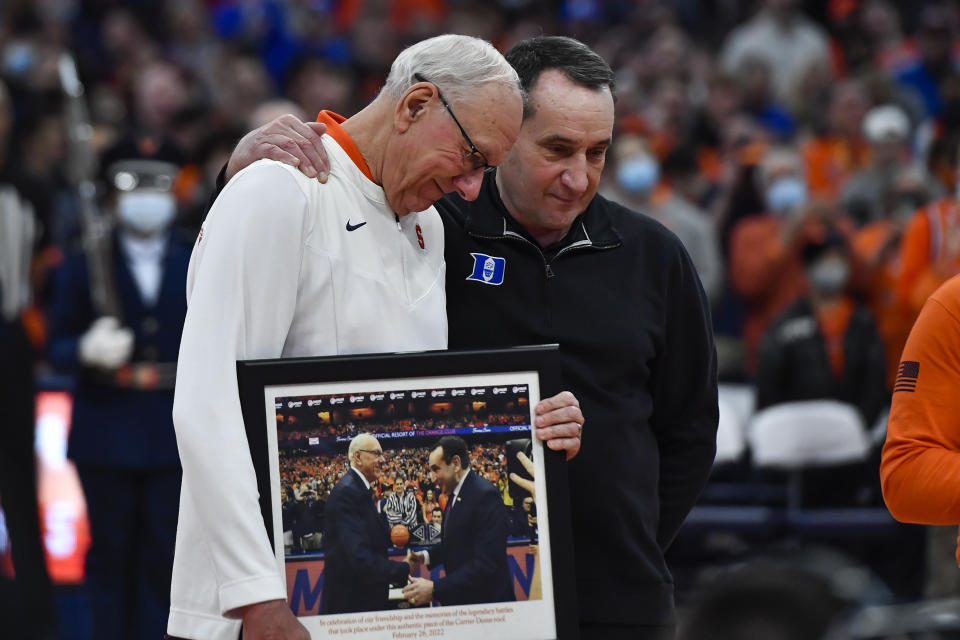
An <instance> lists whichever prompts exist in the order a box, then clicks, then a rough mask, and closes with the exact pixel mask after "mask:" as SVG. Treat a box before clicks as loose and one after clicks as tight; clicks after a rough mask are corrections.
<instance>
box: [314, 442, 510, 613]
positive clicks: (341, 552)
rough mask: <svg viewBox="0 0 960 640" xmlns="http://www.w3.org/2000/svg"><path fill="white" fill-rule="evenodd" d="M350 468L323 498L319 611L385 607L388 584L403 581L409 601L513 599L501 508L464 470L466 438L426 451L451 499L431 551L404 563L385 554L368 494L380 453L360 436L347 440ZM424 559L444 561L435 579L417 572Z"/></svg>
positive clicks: (497, 497)
mask: <svg viewBox="0 0 960 640" xmlns="http://www.w3.org/2000/svg"><path fill="white" fill-rule="evenodd" d="M348 455H349V457H350V466H351V469H350V471H349V472H348V473H347V474H345V475H344V477H343V478H342V479H341V480H340V482H338V483H337V485H336V487H334V489H333V491H332V492H331V494H330V499H329V501H328V502H327V516H326V517H327V523H328V524H327V532H326V539H325V541H324V546H325V548H326V567H325V571H324V573H325V578H324V588H323V596H322V611H323V613H324V614H334V613H353V612H358V611H375V610H382V609H387V608H390V606H389V601H388V592H389V586H390V585H403V597H404V599H405V600H406V601H407V602H409V603H410V604H411V605H413V606H422V605H429V604H430V603H431V602H434V601H438V602H440V603H441V604H442V605H458V604H478V603H487V602H504V601H511V600H514V599H515V597H514V593H513V586H512V583H511V579H510V571H509V568H508V565H507V548H506V547H507V511H506V507H505V506H504V504H503V498H502V496H501V494H500V492H499V491H498V490H497V488H496V487H495V486H494V485H493V484H491V483H490V482H488V481H487V480H486V479H484V478H483V477H481V476H479V475H478V474H477V473H475V472H472V471H470V460H469V454H468V452H467V446H466V443H465V442H464V441H463V440H462V439H461V438H458V437H456V436H445V437H443V438H441V439H440V441H439V442H438V443H437V445H436V446H435V447H434V448H433V450H432V451H431V452H430V459H429V465H430V472H431V475H432V476H433V477H434V478H435V479H436V482H437V484H438V485H439V487H440V489H441V491H442V492H443V493H446V494H447V495H448V496H449V499H448V502H447V508H446V510H445V513H444V518H443V531H442V536H441V542H440V544H439V545H437V546H435V547H433V548H432V549H430V550H429V551H426V550H424V551H419V552H413V551H408V553H407V557H406V558H405V560H404V561H402V562H395V561H391V560H389V559H388V558H387V549H388V547H390V536H389V532H388V531H387V528H386V526H385V525H384V523H383V520H382V519H381V518H380V514H379V513H378V512H377V509H376V507H375V505H374V503H373V499H372V497H371V486H372V483H373V482H375V481H376V479H377V478H378V477H379V474H380V465H381V462H382V461H383V450H382V448H381V447H380V443H379V442H377V440H376V438H374V437H373V436H371V435H369V434H361V435H358V436H357V437H356V438H354V439H353V441H351V443H350V448H349V452H348ZM424 564H426V565H428V566H430V567H435V566H438V565H440V564H442V565H443V566H444V569H445V571H446V575H445V577H443V578H440V579H439V580H437V581H435V582H434V581H432V580H428V579H424V578H420V577H417V575H418V574H419V573H420V569H421V567H422V566H423V565H424Z"/></svg>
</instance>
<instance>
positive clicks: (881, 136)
mask: <svg viewBox="0 0 960 640" xmlns="http://www.w3.org/2000/svg"><path fill="white" fill-rule="evenodd" d="M863 135H865V136H866V137H867V140H869V141H870V142H873V143H878V142H898V141H901V140H906V139H907V138H908V137H910V119H909V118H908V117H907V114H906V113H904V111H903V109H901V108H900V107H898V106H896V105H893V104H884V105H880V106H878V107H874V108H873V109H870V111H868V112H867V115H866V116H865V117H864V118H863Z"/></svg>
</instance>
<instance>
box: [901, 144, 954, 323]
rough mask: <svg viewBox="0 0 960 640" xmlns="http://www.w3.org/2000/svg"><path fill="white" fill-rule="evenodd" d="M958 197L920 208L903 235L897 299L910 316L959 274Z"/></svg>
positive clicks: (936, 201)
mask: <svg viewBox="0 0 960 640" xmlns="http://www.w3.org/2000/svg"><path fill="white" fill-rule="evenodd" d="M958 152H960V149H954V155H953V157H954V162H955V164H954V167H953V171H954V173H955V174H956V173H957V171H958V170H960V163H958V162H957V153H958ZM957 184H960V181H958V182H957ZM955 189H956V187H955ZM957 191H960V189H957ZM958 196H960V194H958V193H951V194H949V195H947V196H946V197H944V198H941V199H939V200H935V201H934V202H931V203H930V204H929V205H927V206H925V207H923V208H922V209H920V210H919V211H917V212H916V213H915V214H914V215H913V217H912V219H911V220H910V222H909V223H908V224H907V228H906V230H905V231H904V236H903V245H902V250H901V255H900V259H901V263H902V270H901V272H900V278H899V281H898V283H897V295H898V296H899V298H900V300H901V302H902V303H903V304H904V305H906V308H907V309H908V310H909V311H910V312H911V313H912V314H914V315H916V314H917V313H919V312H920V308H921V307H923V304H924V303H925V302H926V300H927V297H928V296H929V295H930V294H931V293H933V292H934V291H935V290H936V289H937V287H939V286H940V285H941V284H943V283H944V282H946V281H947V280H948V279H949V278H950V277H951V276H953V275H954V274H956V273H958V272H960V197H958Z"/></svg>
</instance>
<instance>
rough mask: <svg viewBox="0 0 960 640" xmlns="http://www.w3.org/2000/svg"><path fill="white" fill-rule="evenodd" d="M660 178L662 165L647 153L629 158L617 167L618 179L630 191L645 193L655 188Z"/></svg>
mask: <svg viewBox="0 0 960 640" xmlns="http://www.w3.org/2000/svg"><path fill="white" fill-rule="evenodd" d="M659 179H660V167H659V165H657V162H656V160H654V159H653V158H652V157H650V156H649V155H647V154H640V155H636V156H633V157H631V158H628V159H626V160H624V161H623V162H621V163H620V167H619V168H618V169H617V181H618V182H619V183H620V186H621V187H623V189H624V190H625V191H628V192H629V193H643V192H646V191H649V190H650V189H653V187H655V186H656V184H657V180H659Z"/></svg>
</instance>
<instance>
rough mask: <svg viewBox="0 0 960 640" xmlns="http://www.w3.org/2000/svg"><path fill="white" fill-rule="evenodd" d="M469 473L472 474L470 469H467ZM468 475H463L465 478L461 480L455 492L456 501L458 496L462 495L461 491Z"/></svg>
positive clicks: (454, 498)
mask: <svg viewBox="0 0 960 640" xmlns="http://www.w3.org/2000/svg"><path fill="white" fill-rule="evenodd" d="M467 473H470V469H467ZM467 473H464V474H463V477H462V478H460V482H458V483H457V488H456V489H454V490H453V500H456V499H457V496H459V495H460V489H462V488H463V481H464V480H466V479H467Z"/></svg>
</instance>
